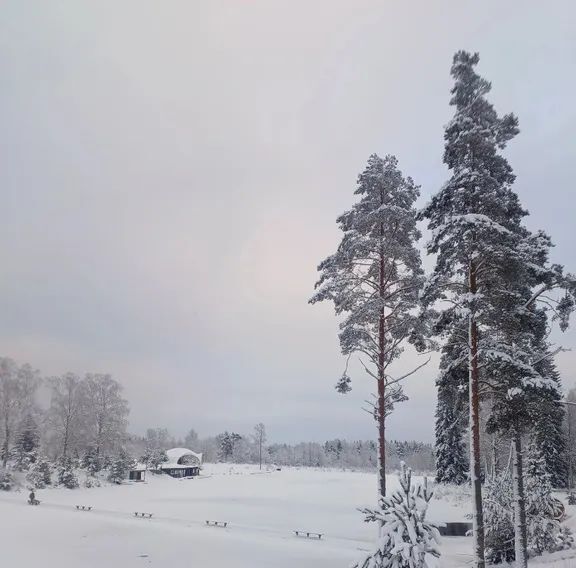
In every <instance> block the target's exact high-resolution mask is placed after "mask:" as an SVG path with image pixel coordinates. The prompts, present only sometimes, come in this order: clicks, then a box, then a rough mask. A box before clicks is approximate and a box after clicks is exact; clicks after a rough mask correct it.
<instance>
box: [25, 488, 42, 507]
mask: <svg viewBox="0 0 576 568" xmlns="http://www.w3.org/2000/svg"><path fill="white" fill-rule="evenodd" d="M28 505H40V501H38V499H36V495H35V493H34V491H30V495H28Z"/></svg>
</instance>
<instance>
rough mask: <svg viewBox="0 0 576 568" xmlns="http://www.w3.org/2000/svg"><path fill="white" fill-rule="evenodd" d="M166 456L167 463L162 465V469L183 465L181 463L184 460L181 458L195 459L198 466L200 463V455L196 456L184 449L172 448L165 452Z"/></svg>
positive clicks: (194, 453)
mask: <svg viewBox="0 0 576 568" xmlns="http://www.w3.org/2000/svg"><path fill="white" fill-rule="evenodd" d="M166 455H167V456H168V461H167V462H166V463H163V464H162V467H163V468H164V467H173V466H177V465H184V463H183V462H185V461H186V460H185V459H183V458H187V457H193V458H196V460H197V461H198V464H201V463H202V454H197V453H196V452H193V451H192V450H188V449H186V448H172V449H171V450H166Z"/></svg>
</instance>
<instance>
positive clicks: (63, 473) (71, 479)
mask: <svg viewBox="0 0 576 568" xmlns="http://www.w3.org/2000/svg"><path fill="white" fill-rule="evenodd" d="M58 485H63V486H64V487H66V488H68V489H76V488H77V487H79V483H78V478H77V477H76V474H75V472H74V467H73V464H72V460H71V459H70V458H64V459H62V461H61V462H60V466H59V467H58Z"/></svg>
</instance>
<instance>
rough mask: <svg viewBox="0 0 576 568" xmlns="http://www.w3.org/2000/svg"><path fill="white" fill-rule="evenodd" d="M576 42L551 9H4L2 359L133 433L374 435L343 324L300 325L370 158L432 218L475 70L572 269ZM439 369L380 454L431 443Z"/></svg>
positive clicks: (266, 2) (217, 5)
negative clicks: (459, 61) (415, 188)
mask: <svg viewBox="0 0 576 568" xmlns="http://www.w3.org/2000/svg"><path fill="white" fill-rule="evenodd" d="M575 20H576V8H575V7H574V3H573V2H571V1H565V2H555V1H547V2H542V1H541V0H540V1H537V2H526V1H508V2H502V1H501V0H500V1H497V2H491V1H488V2H487V1H485V2H481V3H478V2H462V1H461V0H459V1H457V2H452V1H450V2H448V1H446V2H443V1H439V2H429V1H424V0H421V1H420V2H392V1H384V0H381V1H379V2H368V1H362V0H358V1H354V2H352V1H337V0H326V1H314V0H306V1H300V0H298V1H296V0H291V1H286V0H285V1H282V2H280V1H274V0H259V1H253V0H243V1H242V0H227V1H214V0H210V2H199V1H192V0H182V1H174V0H162V1H160V0H155V1H145V0H98V1H97V2H95V1H87V0H86V1H81V0H67V1H56V0H52V1H50V2H45V1H44V0H37V1H29V0H13V1H5V2H3V3H2V7H1V8H0V79H1V85H2V86H1V88H0V195H1V198H2V199H1V207H2V222H1V223H0V258H1V259H2V271H1V274H0V354H1V355H5V356H10V357H12V358H14V359H16V360H18V361H19V362H30V363H31V364H32V365H34V366H35V367H37V368H39V369H40V370H41V371H42V372H43V374H45V375H50V374H56V373H62V372H65V371H68V370H71V371H76V372H79V373H84V372H86V371H93V372H109V373H112V374H113V376H114V377H115V378H116V379H118V380H119V381H120V382H122V384H123V385H124V387H125V390H126V396H127V398H128V399H129V401H130V403H131V407H132V413H131V428H132V430H133V431H135V432H142V431H143V430H144V429H145V428H146V427H149V426H165V427H168V428H169V429H170V430H171V431H172V432H173V433H174V434H176V435H181V434H184V433H185V431H186V430H188V429H189V428H191V427H194V428H195V429H197V430H198V431H199V432H200V434H201V435H208V434H215V433H217V432H219V431H222V430H224V429H228V430H231V429H232V430H236V431H240V432H248V431H250V430H251V429H252V426H253V424H255V423H256V422H264V423H265V424H266V425H267V428H268V432H269V438H270V439H272V440H285V441H299V440H304V439H306V440H308V439H316V440H323V439H325V438H328V437H336V436H339V437H346V438H360V437H361V438H368V437H374V424H373V421H371V419H370V417H369V416H368V415H367V414H365V413H364V412H362V411H361V409H360V407H361V406H362V401H363V399H364V398H366V397H367V396H368V394H369V392H370V390H371V389H372V387H373V385H372V384H371V379H369V377H368V376H366V375H364V374H363V373H362V372H361V371H359V370H358V369H357V368H356V367H355V368H354V371H355V372H354V376H353V379H355V381H354V386H355V390H354V391H353V392H352V393H351V394H350V395H349V396H347V397H343V396H342V395H338V394H337V393H336V392H335V390H334V388H333V387H334V384H335V381H336V379H337V378H338V377H339V376H340V374H341V372H342V370H343V360H342V358H341V357H340V355H339V347H338V341H337V320H336V319H335V317H334V316H333V313H332V309H331V306H329V305H316V306H309V305H307V300H308V298H309V296H310V295H311V293H312V291H313V284H314V281H315V279H316V265H317V264H318V262H319V261H320V260H321V259H322V258H324V257H325V256H327V255H328V254H330V253H331V252H333V250H334V249H335V247H336V246H337V243H338V239H339V234H338V231H337V227H336V224H335V219H336V217H337V215H338V214H340V213H341V212H342V211H343V210H344V209H346V208H348V207H350V205H351V204H352V202H353V195H352V193H353V191H354V189H355V182H356V176H357V174H358V173H359V172H360V171H361V170H362V169H363V167H364V165H365V162H366V160H367V158H368V156H369V155H370V154H371V153H372V152H376V153H379V154H381V155H384V154H386V153H393V154H396V155H397V157H398V159H399V162H400V167H401V169H402V170H403V171H404V173H405V174H407V175H411V176H412V177H413V178H414V179H415V181H416V182H417V183H419V184H421V185H422V199H421V204H424V202H425V201H427V200H428V198H429V196H430V195H431V194H432V193H433V192H435V191H437V189H438V188H439V187H440V185H441V184H442V182H443V180H445V179H446V177H447V171H446V169H445V167H444V166H443V164H442V161H441V158H442V150H443V139H442V136H443V125H444V124H445V123H446V122H447V120H448V119H449V117H450V116H451V109H450V107H449V105H448V100H449V89H450V86H451V81H450V77H449V69H450V64H451V59H452V55H453V53H454V51H456V50H457V49H468V50H471V51H479V52H480V55H481V62H480V65H479V71H480V72H481V73H482V74H483V75H484V76H485V77H486V78H488V79H489V80H491V81H492V83H493V91H492V94H491V100H492V101H493V102H494V104H495V105H496V108H497V110H498V111H499V112H502V113H504V112H509V111H513V112H515V113H516V114H517V115H518V117H519V120H520V127H521V134H520V135H519V136H518V137H517V138H516V139H515V140H514V141H513V142H512V143H511V145H510V147H509V149H508V151H507V155H508V157H509V159H510V161H511V164H512V166H513V167H514V169H515V171H516V173H517V175H518V179H517V184H516V188H517V191H518V192H519V193H520V195H521V199H522V201H523V203H524V204H525V205H526V206H527V207H528V208H529V210H530V211H531V214H532V216H531V218H530V220H529V221H528V222H529V225H530V226H531V227H532V228H537V227H541V228H544V229H545V230H547V231H548V232H549V233H550V234H551V235H552V237H553V239H554V242H555V243H556V245H557V247H556V249H555V251H554V255H555V260H557V261H560V262H563V263H564V264H566V265H567V267H568V268H570V269H572V270H576V251H575V238H574V237H575V230H574V204H575V202H576V199H575V197H574V195H575V191H576V186H575V182H574V180H575V179H576V142H575V140H576V135H575V130H576V111H575V105H574V97H575V95H574V93H575V91H576V31H575V26H574V22H575ZM560 339H561V341H562V343H563V345H565V346H566V347H576V333H574V332H569V333H567V334H565V335H564V336H563V337H561V338H560ZM414 360H415V355H413V354H408V356H407V358H406V360H405V361H404V362H403V363H401V364H400V366H399V369H402V368H407V367H409V366H410V365H411V364H413V363H414ZM558 361H559V364H560V368H561V370H562V372H563V379H564V382H565V384H567V385H572V384H573V383H574V380H575V379H576V376H575V374H574V370H573V369H574V365H575V363H576V355H575V354H573V353H564V354H562V355H561V356H559V358H558ZM436 363H437V362H436V361H433V362H432V363H431V364H430V365H429V366H428V368H426V369H424V370H422V371H421V372H420V373H419V374H418V375H416V376H414V377H412V378H411V379H410V383H409V384H408V386H407V391H408V394H409V395H410V397H411V399H410V401H409V402H407V403H404V404H403V405H402V406H399V407H398V408H397V410H396V412H395V415H394V416H393V417H392V418H391V420H390V429H389V434H390V437H392V438H401V439H407V438H419V439H425V440H432V437H433V414H434V405H435V388H434V377H435V375H436V370H437V368H436Z"/></svg>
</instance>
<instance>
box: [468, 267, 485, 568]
mask: <svg viewBox="0 0 576 568" xmlns="http://www.w3.org/2000/svg"><path fill="white" fill-rule="evenodd" d="M468 277H469V290H470V293H471V294H476V292H477V285H476V273H475V268H474V265H473V263H470V267H469V274H468ZM468 319H469V322H468V324H469V326H468V340H469V375H468V379H469V396H470V477H471V482H472V492H473V514H472V523H473V524H472V530H473V536H474V565H475V568H484V566H485V560H484V515H483V511H482V481H481V478H480V477H481V463H480V392H479V391H480V388H479V379H480V377H479V374H480V371H479V367H478V326H477V324H476V321H475V319H474V315H473V314H472V313H471V314H470V316H469V318H468Z"/></svg>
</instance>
